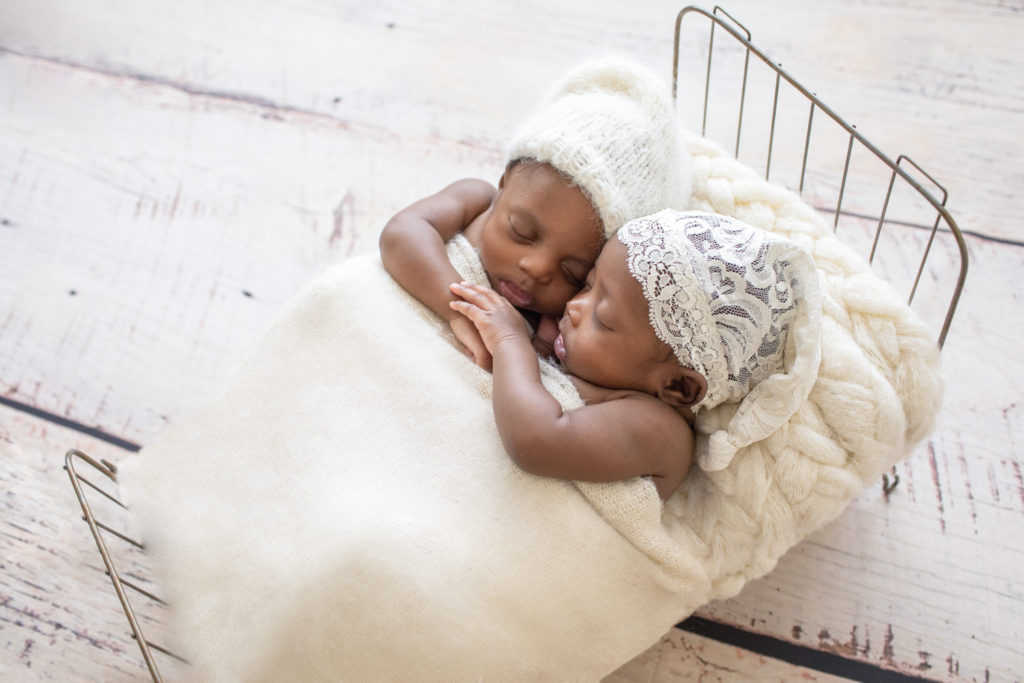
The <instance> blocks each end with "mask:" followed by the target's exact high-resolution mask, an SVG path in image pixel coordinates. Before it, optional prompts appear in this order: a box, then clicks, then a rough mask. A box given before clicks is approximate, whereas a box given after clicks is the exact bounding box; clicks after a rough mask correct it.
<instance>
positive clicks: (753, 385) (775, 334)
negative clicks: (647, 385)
mask: <svg viewBox="0 0 1024 683" xmlns="http://www.w3.org/2000/svg"><path fill="white" fill-rule="evenodd" d="M618 238H619V241H621V242H622V243H623V244H624V245H626V247H627V249H628V251H629V271H630V273H632V274H633V277H635V278H636V279H637V281H638V282H639V283H640V286H641V288H642V289H643V293H644V297H645V298H646V299H647V302H648V305H649V308H650V319H651V325H652V326H653V327H654V331H655V333H657V335H658V338H659V339H661V340H662V341H663V342H665V343H666V344H668V345H669V346H670V347H671V348H672V350H673V352H674V353H675V355H676V357H677V358H678V359H679V362H680V363H681V364H682V365H683V366H685V367H689V368H692V369H694V370H696V371H697V372H699V373H701V374H702V375H703V376H704V378H705V379H706V380H707V385H708V388H707V393H706V394H705V395H704V398H703V399H701V400H700V402H699V403H697V404H696V405H695V406H694V407H693V412H694V414H695V415H696V416H697V421H696V427H697V431H698V433H701V432H702V431H705V430H702V424H709V423H712V422H714V423H719V424H720V423H721V420H720V419H718V420H707V419H703V420H702V418H706V417H708V413H709V412H710V411H713V410H714V409H715V408H716V407H717V406H720V405H722V404H736V403H739V407H738V408H737V409H736V411H735V414H734V415H733V416H732V417H731V418H730V419H729V420H728V423H727V425H726V428H725V429H718V430H714V431H713V433H711V434H710V435H709V436H710V438H709V439H707V440H706V441H705V440H702V439H698V450H697V455H698V462H699V463H700V465H701V467H702V468H703V469H705V470H718V469H722V468H724V467H725V466H726V465H728V464H729V462H730V461H731V460H732V457H733V455H735V453H736V451H737V450H738V449H739V448H742V447H743V446H746V445H749V444H751V443H754V442H756V441H759V440H761V439H763V438H765V437H767V436H768V435H769V434H771V433H772V432H774V431H775V430H776V429H778V428H779V427H781V426H782V425H783V424H785V422H787V421H788V420H789V418H790V417H791V416H792V414H793V413H794V412H795V411H796V409H797V408H798V407H799V406H800V404H801V403H802V402H803V401H804V400H805V399H806V398H807V395H808V393H809V392H810V390H811V387H812V386H813V385H814V382H815V380H816V379H817V375H818V364H819V361H820V359H821V349H820V340H821V319H820V318H821V295H820V292H819V287H818V273H817V269H816V267H815V265H814V261H813V259H812V258H811V256H810V255H809V254H808V253H807V252H806V251H804V250H803V249H801V248H800V247H799V246H797V245H796V244H795V243H793V242H791V241H789V240H786V239H784V238H782V237H780V236H778V235H774V234H773V233H770V232H766V231H764V230H759V229H757V228H754V227H752V226H749V225H747V224H746V223H742V222H740V221H738V220H735V219H732V218H729V217H727V216H719V215H714V214H707V213H683V212H679V211H673V210H665V211H662V212H660V213H657V214H655V215H653V216H648V217H645V218H640V219H637V220H634V221H631V222H629V223H627V224H626V225H625V226H623V227H622V228H621V229H620V230H619V232H618ZM724 407H725V406H723V408H724Z"/></svg>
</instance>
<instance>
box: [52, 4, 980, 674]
mask: <svg viewBox="0 0 1024 683" xmlns="http://www.w3.org/2000/svg"><path fill="white" fill-rule="evenodd" d="M688 17H692V18H694V19H696V18H699V17H703V18H705V19H706V20H707V21H708V22H709V23H710V35H709V37H708V40H707V53H706V54H707V57H706V59H707V65H706V69H705V70H704V84H703V93H704V96H703V100H702V103H701V106H702V108H701V112H700V130H701V135H702V136H707V129H708V125H709V105H710V104H711V102H712V98H711V74H712V64H713V62H715V56H716V55H717V54H718V53H716V47H715V36H716V31H718V30H722V31H725V33H726V35H728V36H730V37H731V38H732V39H733V40H734V41H735V43H736V44H737V45H738V46H739V47H740V48H741V49H742V58H743V71H742V78H740V79H739V82H738V86H739V101H738V107H737V111H736V114H735V135H734V140H733V142H734V145H733V155H734V156H735V157H737V158H740V157H741V138H742V137H743V134H744V132H745V131H747V127H748V124H749V123H750V121H749V119H750V115H749V111H745V110H746V109H747V106H748V99H749V92H748V83H749V78H750V74H751V60H750V56H751V55H754V56H755V57H757V58H758V60H760V61H761V62H763V64H764V65H766V66H767V68H768V69H769V70H770V72H771V73H773V74H774V89H773V95H772V104H771V116H770V124H769V128H768V134H767V139H766V142H764V144H765V148H764V150H763V154H764V169H765V170H764V176H765V179H770V176H771V175H772V173H773V170H775V169H776V167H777V164H778V157H779V140H778V139H777V123H778V121H779V117H778V114H779V103H780V92H784V91H783V90H781V87H782V84H783V82H785V83H786V84H787V87H789V88H790V89H791V91H792V92H795V93H797V94H798V95H799V96H800V97H802V98H803V99H804V100H805V102H806V103H807V105H808V109H807V116H806V126H805V133H804V134H803V143H802V149H801V150H800V151H799V158H800V162H799V175H798V181H796V182H794V183H791V184H793V185H795V186H796V187H795V188H791V189H795V191H797V192H799V193H800V194H801V195H802V196H803V195H804V194H805V190H806V189H807V187H806V184H807V179H808V174H809V171H811V170H812V169H813V166H812V165H811V164H810V160H811V159H810V157H811V154H810V153H811V150H812V131H813V130H816V129H815V127H814V123H815V113H816V112H821V113H822V114H824V115H825V116H826V117H827V119H828V120H829V121H831V122H832V123H833V124H834V125H835V126H837V127H838V129H839V130H840V131H842V132H843V133H844V134H845V136H846V138H845V158H844V162H843V164H842V172H841V178H840V181H839V185H838V198H837V199H836V200H835V201H834V203H833V204H831V205H825V206H821V205H817V206H816V208H818V209H819V210H820V211H822V212H824V213H826V214H832V227H833V230H838V227H839V222H840V217H841V216H844V217H852V218H854V219H857V220H860V221H864V220H870V222H872V223H873V224H874V234H873V236H872V237H871V239H870V240H869V241H870V242H871V244H870V249H869V253H868V254H867V258H868V260H869V262H871V263H874V260H875V256H876V252H877V250H878V247H879V242H880V238H881V237H882V235H883V232H884V228H885V226H887V225H900V226H904V227H906V226H912V227H927V226H926V225H922V223H921V222H920V221H916V220H906V219H902V218H897V219H892V218H890V217H889V215H888V214H889V211H890V206H891V203H892V199H893V196H894V189H895V188H898V187H900V185H903V186H906V187H908V188H910V189H911V190H912V191H913V192H914V193H916V194H917V195H918V196H919V198H920V199H921V200H923V202H924V203H925V205H926V207H928V208H929V209H930V210H931V211H933V212H934V213H935V214H936V215H935V217H934V220H932V219H931V218H929V220H928V222H929V223H930V224H931V227H930V230H929V232H928V234H927V238H926V240H925V244H924V245H923V250H922V251H923V253H922V256H921V258H920V260H919V261H917V265H916V273H915V275H914V277H913V282H912V284H911V285H910V291H909V294H908V298H907V301H908V303H913V302H914V300H915V296H916V295H917V293H918V289H919V284H920V283H921V279H922V274H923V273H924V272H925V264H926V262H928V259H929V256H930V255H931V254H932V247H933V243H934V241H935V239H936V236H937V235H939V234H943V235H948V236H951V237H952V239H953V240H954V242H955V245H954V252H953V253H954V258H956V259H958V261H959V265H958V270H957V272H956V278H955V283H954V284H953V286H952V292H951V294H950V295H949V297H948V300H946V301H948V303H944V305H945V311H944V313H943V315H942V325H941V331H940V332H939V336H938V344H939V346H940V347H941V346H942V345H943V344H944V343H945V340H946V336H947V334H948V332H949V327H950V323H951V322H952V319H953V316H954V314H955V312H956V307H957V304H958V302H959V299H960V293H961V291H962V290H963V286H964V281H965V279H966V277H967V247H966V244H965V242H964V239H963V236H962V235H961V232H960V229H959V227H958V226H957V224H956V221H955V220H954V219H953V217H952V216H951V215H950V213H949V211H948V210H947V209H946V203H947V200H948V193H947V191H946V189H945V188H944V187H942V186H941V185H940V184H939V183H938V182H936V181H935V179H934V178H933V177H932V176H931V175H929V174H928V173H926V172H925V171H924V170H923V169H922V168H921V167H920V166H918V165H917V164H916V163H915V162H914V161H913V160H911V159H910V158H909V157H907V156H905V155H900V156H898V157H897V158H896V161H893V160H892V159H891V158H889V157H888V156H886V155H885V154H883V153H882V152H881V151H880V150H879V149H878V148H877V147H876V146H875V145H873V144H872V143H871V142H870V141H869V140H868V139H867V138H865V137H864V136H863V135H862V134H861V133H860V132H859V131H858V130H857V129H856V127H855V126H853V125H851V124H849V123H847V122H846V121H845V120H844V119H843V118H841V117H840V116H839V115H838V114H836V113H835V112H834V111H833V110H832V109H831V108H829V107H828V106H827V105H826V104H825V103H824V102H822V101H821V99H820V98H818V97H817V95H816V94H814V93H813V92H811V91H810V90H808V89H807V88H806V87H804V86H803V85H802V84H801V83H800V82H798V81H797V80H796V79H795V78H794V77H793V76H791V75H790V74H789V73H787V72H786V71H785V70H784V69H783V68H782V66H781V65H780V64H777V63H775V62H773V61H772V60H771V59H770V58H769V57H768V56H767V55H766V54H765V53H764V52H762V51H761V50H760V49H759V48H757V47H756V46H755V45H754V44H753V43H752V42H751V34H750V31H748V30H747V29H746V27H744V26H743V25H742V24H741V23H740V22H738V21H737V20H736V19H735V18H733V17H732V16H731V15H730V14H728V13H727V12H726V11H725V10H724V9H722V8H721V7H719V6H716V7H715V8H714V9H713V10H712V11H711V12H708V11H706V10H704V9H701V8H699V7H695V6H689V7H685V8H684V9H683V10H681V11H680V12H679V14H678V15H677V17H676V22H675V40H674V48H673V57H672V97H673V100H674V101H675V102H676V105H677V110H678V109H679V108H680V101H679V98H678V85H679V82H680V70H679V65H680V57H681V55H680V46H681V34H682V29H683V23H684V20H685V19H687V18H688ZM690 23H692V22H690ZM719 47H721V45H720V46H719ZM733 57H735V55H733ZM719 58H720V59H721V57H719ZM745 117H746V118H745ZM718 121H720V119H719V120H718ZM748 140H749V135H748ZM860 149H862V150H865V151H866V152H868V153H869V154H870V155H872V156H873V157H874V158H875V159H877V161H878V162H880V163H881V164H882V166H883V168H885V169H888V171H887V173H888V174H889V175H888V187H887V190H886V191H885V194H884V200H883V202H882V206H881V210H880V211H879V212H877V213H876V212H870V211H869V212H868V213H863V212H858V211H851V210H849V209H848V208H845V207H844V201H845V200H846V199H847V198H848V195H849V187H850V184H851V181H852V178H851V174H850V170H851V159H852V158H853V156H854V153H855V151H856V150H860ZM744 160H745V159H744ZM773 163H774V164H775V165H773ZM907 166H909V167H912V169H913V171H915V172H916V173H918V174H920V175H921V176H923V177H924V178H925V179H927V181H928V182H930V183H931V184H932V185H934V186H935V187H936V188H937V189H938V190H939V191H940V192H941V196H942V199H941V200H939V199H937V198H936V197H935V196H934V195H933V194H932V193H931V192H930V191H929V190H928V189H926V188H925V187H924V186H923V185H922V184H921V183H920V182H919V181H918V179H916V178H915V177H914V176H913V175H911V173H909V172H908V171H907V168H906V167H907ZM773 182H778V180H775V181H773ZM805 200H806V198H805ZM809 203H810V202H809ZM940 228H941V229H940ZM79 466H82V468H83V471H82V472H80V471H79ZM64 468H65V470H67V473H68V476H69V477H70V479H71V485H72V487H73V488H74V491H75V495H76V496H77V497H78V501H79V503H80V505H81V507H82V513H83V517H82V518H83V519H84V520H85V522H86V524H87V525H88V527H89V530H90V532H91V533H92V537H93V540H94V541H95V543H96V547H97V549H98V550H99V553H100V556H101V557H102V559H103V564H104V567H105V572H106V574H107V575H108V576H109V578H110V582H111V584H112V586H113V588H114V593H115V594H116V595H117V598H118V600H119V602H120V604H121V608H122V610H123V611H124V614H125V617H126V618H127V620H128V624H129V627H130V628H131V637H132V638H133V639H134V640H135V641H136V643H137V644H138V646H139V650H140V651H141V653H142V657H143V660H144V661H145V664H146V667H147V669H148V670H149V673H150V675H151V676H152V679H153V680H154V681H157V682H159V681H162V680H163V679H162V677H161V674H160V669H159V666H158V665H157V661H156V657H155V655H156V654H160V655H162V656H163V657H168V658H173V659H174V660H176V661H177V662H182V663H185V664H187V662H185V660H184V659H183V658H182V657H180V656H179V655H177V654H175V653H174V652H173V651H172V650H171V649H170V647H168V646H166V645H161V644H157V643H155V642H152V641H150V640H148V639H147V638H146V636H145V635H144V634H143V630H142V625H141V623H140V622H141V620H140V619H139V617H138V616H137V614H136V611H135V608H134V607H133V599H139V596H141V597H142V598H144V599H146V600H149V601H152V602H153V603H155V604H158V605H165V604H166V603H164V601H163V600H162V599H161V598H159V597H157V596H156V595H155V594H154V593H152V592H151V591H149V590H147V589H145V588H143V587H142V586H140V585H138V584H137V583H135V582H133V581H130V580H128V579H126V578H125V577H124V576H123V575H122V574H121V573H120V572H119V571H118V568H117V566H116V562H115V555H116V554H117V553H116V552H113V553H112V552H111V549H110V548H111V546H110V545H108V543H107V541H108V539H109V540H111V542H112V543H116V544H121V545H127V546H131V547H133V548H138V549H144V546H143V544H142V543H140V542H139V541H138V540H136V539H134V538H132V537H131V536H130V535H129V534H127V533H124V532H122V531H118V530H117V528H116V526H115V524H114V523H111V522H108V521H104V520H101V519H100V518H99V516H98V515H97V513H96V512H95V511H94V509H93V506H92V505H91V504H90V502H89V498H88V496H89V495H92V494H93V493H95V494H96V495H97V496H99V497H100V498H98V499H97V500H103V501H109V502H110V503H112V504H113V505H114V506H115V507H114V509H116V510H118V511H122V512H125V513H126V511H127V508H126V506H125V504H124V503H123V502H122V501H121V500H120V499H119V498H118V497H117V496H116V495H114V494H113V493H111V492H110V491H109V490H108V489H107V488H105V487H104V485H106V486H110V487H116V483H117V469H116V467H115V466H114V465H113V464H112V463H109V462H107V461H105V460H100V461H97V460H95V459H94V458H92V457H90V456H89V455H87V454H85V453H83V452H81V451H79V450H76V449H72V450H69V451H68V452H67V454H66V455H65V466H64ZM87 468H88V469H87ZM86 474H89V475H90V476H97V481H93V480H92V479H90V478H89V476H86ZM896 481H897V480H896V479H895V478H894V480H893V482H892V483H891V484H890V481H889V480H888V477H885V478H884V480H883V489H885V491H886V493H887V494H888V492H889V491H890V490H891V488H892V487H894V486H895V482H896ZM97 482H101V483H97Z"/></svg>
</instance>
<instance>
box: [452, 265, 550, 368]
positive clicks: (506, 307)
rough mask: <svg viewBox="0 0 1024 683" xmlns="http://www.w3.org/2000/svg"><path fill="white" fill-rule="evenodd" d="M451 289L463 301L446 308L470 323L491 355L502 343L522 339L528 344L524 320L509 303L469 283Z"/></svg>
mask: <svg viewBox="0 0 1024 683" xmlns="http://www.w3.org/2000/svg"><path fill="white" fill-rule="evenodd" d="M451 289H452V293H453V294H455V295H456V296H459V297H462V299H463V300H462V301H452V302H450V303H449V304H448V305H449V306H451V307H452V310H454V311H457V312H459V313H461V314H462V315H464V316H466V317H467V318H469V319H470V320H471V321H472V322H473V324H474V325H475V326H476V329H477V330H478V331H479V332H480V336H481V337H482V338H483V340H484V344H485V345H486V346H487V350H488V351H490V352H491V354H494V350H495V349H496V348H498V346H499V345H500V344H501V343H503V342H505V341H509V340H515V339H522V340H525V341H526V343H529V341H530V329H529V327H528V326H527V324H526V320H525V319H524V318H523V316H522V314H520V313H519V311H517V310H516V309H515V307H514V306H513V305H512V304H510V303H509V302H508V299H506V298H505V297H503V296H502V295H500V294H498V293H497V292H495V291H494V290H493V289H487V288H486V287H480V286H477V285H474V284H471V283H469V282H463V283H455V284H452V287H451Z"/></svg>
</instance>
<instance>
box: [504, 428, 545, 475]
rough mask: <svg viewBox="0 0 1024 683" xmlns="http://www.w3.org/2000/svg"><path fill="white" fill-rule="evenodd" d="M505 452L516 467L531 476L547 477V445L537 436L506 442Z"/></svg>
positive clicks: (507, 440)
mask: <svg viewBox="0 0 1024 683" xmlns="http://www.w3.org/2000/svg"><path fill="white" fill-rule="evenodd" d="M504 445H505V452H506V453H508V457H509V459H510V460H512V462H513V463H515V464H516V466H517V467H518V468H519V469H521V470H523V471H524V472H529V473H530V474H539V475H546V474H547V470H546V468H545V465H546V464H547V463H548V462H549V459H548V458H547V457H546V455H547V453H546V445H545V444H543V442H542V441H541V440H539V439H538V438H537V436H536V435H527V436H525V437H519V438H515V439H506V440H505V444H504Z"/></svg>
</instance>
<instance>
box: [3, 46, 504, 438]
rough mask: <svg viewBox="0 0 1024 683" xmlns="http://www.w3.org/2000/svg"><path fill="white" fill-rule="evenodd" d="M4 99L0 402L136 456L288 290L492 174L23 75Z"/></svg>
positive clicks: (177, 102) (80, 78)
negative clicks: (415, 209)
mask: <svg viewBox="0 0 1024 683" xmlns="http://www.w3.org/2000/svg"><path fill="white" fill-rule="evenodd" d="M0 81H2V82H4V83H5V84H6V85H7V86H8V91H9V92H12V93H14V103H13V104H12V105H11V106H9V107H6V108H5V109H3V110H0V125H2V126H3V128H4V130H5V131H7V132H6V133H5V134H4V135H3V136H0V185H2V186H3V187H5V188H6V194H5V197H4V198H3V199H2V204H0V207H2V208H0V213H2V215H3V216H4V217H5V218H6V219H7V220H8V225H7V226H5V227H4V228H3V229H0V270H2V272H3V273H4V274H5V281H6V282H8V283H10V284H9V285H8V286H5V287H3V288H2V289H0V311H2V312H0V324H2V326H3V330H4V334H3V335H2V341H0V345H2V347H3V349H4V351H3V352H2V353H0V393H3V394H4V395H7V396H9V397H10V398H12V399H15V400H18V401H21V402H24V403H28V404H31V405H34V406H36V407H39V408H42V409H45V410H47V411H49V412H52V413H56V414H59V415H64V416H68V417H71V418H72V419H75V420H77V421H79V422H82V423H85V424H88V425H92V426H96V427H99V428H102V429H104V430H106V431H108V432H110V433H113V434H117V435H119V436H121V437H123V438H126V439H128V440H131V441H135V442H140V441H145V440H146V439H148V438H151V437H152V436H153V435H154V434H155V433H156V432H157V431H158V430H159V429H160V428H162V427H163V425H164V423H165V421H166V420H167V419H168V417H170V416H173V415H177V414H180V413H181V412H182V411H186V410H188V407H189V406H190V405H195V404H196V402H197V401H199V400H201V397H202V395H203V394H204V392H206V391H209V390H210V388H211V387H212V386H214V385H215V384H216V382H217V380H218V379H219V378H222V377H223V376H224V375H225V373H226V372H227V371H228V369H229V367H230V366H231V364H232V363H233V362H235V361H236V360H237V359H238V358H239V356H240V355H241V354H242V353H243V352H244V351H245V350H246V349H247V347H248V346H249V345H251V344H252V342H253V341H254V340H255V338H256V336H257V335H258V333H259V331H260V330H261V329H263V328H264V327H265V326H266V325H267V324H268V322H269V320H270V319H271V318H272V316H273V315H274V313H275V312H276V311H277V310H278V309H279V308H280V307H281V306H282V305H283V304H284V303H285V302H286V301H287V299H288V298H289V297H290V296H291V294H292V293H293V292H294V291H295V290H296V289H297V288H298V287H299V286H300V285H301V284H303V283H304V282H306V281H308V280H309V279H311V278H312V277H313V276H314V275H315V274H317V273H318V272H320V271H321V270H323V269H324V268H325V267H327V266H328V265H329V264H331V263H333V262H337V261H339V260H341V259H343V258H345V257H346V256H348V255H350V254H352V253H355V252H361V251H368V250H373V249H376V238H377V235H378V233H379V230H380V227H381V226H382V225H383V222H384V221H385V220H386V219H387V217H389V216H390V215H391V214H393V213H394V212H395V211H396V210H397V209H398V208H400V207H401V206H403V205H405V204H407V203H410V202H411V201H413V200H414V199H416V198H418V197H421V196H424V195H426V194H428V193H430V192H434V191H436V190H438V189H440V188H441V187H443V186H444V185H446V184H447V183H448V182H451V181H452V180H454V179H456V178H459V177H463V176H465V175H469V174H472V173H483V172H484V171H485V170H486V171H489V173H487V174H486V176H485V177H492V178H493V179H494V181H495V182H496V181H497V178H498V176H499V175H500V171H501V165H502V162H501V160H500V155H499V153H498V152H497V151H495V150H492V149H488V148H481V147H474V146H470V145H465V144H461V143H458V142H454V143H449V144H447V145H439V144H437V142H436V141H435V140H431V139H426V140H424V139H410V138H407V137H404V136H400V135H397V134H392V133H390V132H387V131H380V130H377V129H369V128H363V127H354V126H339V125H337V123H336V122H333V121H329V120H328V121H325V120H323V119H322V118H320V117H317V116H315V115H306V114H294V113H293V114H289V115H287V116H285V115H279V114H274V115H273V116H271V115H268V113H267V112H266V111H265V110H263V109H261V108H259V107H253V106H251V105H247V104H242V105H239V104H237V103H234V102H225V101H222V100H218V101H214V102H210V101H208V100H207V99H206V98H204V97H202V96H196V95H189V94H186V93H182V92H180V91H178V90H175V89H173V88H167V87H165V86H159V85H156V86H154V85H148V84H142V85H140V84H138V83H136V82H134V81H131V80H128V81H126V80H125V79H123V78H120V77H112V76H105V75H96V74H91V73H85V74H83V73H81V72H80V71H78V70H75V69H71V68H68V67H64V66H57V65H53V64H50V63H46V62H38V61H35V60H29V59H25V58H21V57H11V56H7V57H4V58H0ZM65 98H70V99H73V100H74V101H75V102H76V106H75V108H74V109H73V110H72V111H70V112H69V111H68V110H67V109H66V108H65V106H64V104H63V103H64V101H65ZM112 121H114V122H117V124H116V125H111V122H112ZM154 131H159V133H154ZM58 378H59V379H58ZM140 378H150V379H142V380H141V381H138V380H139V379H140Z"/></svg>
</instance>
